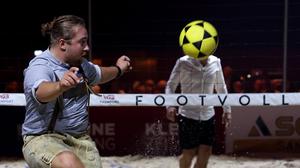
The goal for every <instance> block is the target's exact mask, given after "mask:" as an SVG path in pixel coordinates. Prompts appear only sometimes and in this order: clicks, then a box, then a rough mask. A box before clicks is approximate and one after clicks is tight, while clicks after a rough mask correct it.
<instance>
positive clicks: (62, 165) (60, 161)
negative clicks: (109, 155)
mask: <svg viewBox="0 0 300 168" xmlns="http://www.w3.org/2000/svg"><path fill="white" fill-rule="evenodd" d="M51 168H84V165H83V163H82V162H81V161H80V159H79V158H78V157H77V156H76V155H75V154H74V153H72V152H70V151H65V152H61V153H59V154H58V155H57V156H55V157H54V159H53V160H52V163H51Z"/></svg>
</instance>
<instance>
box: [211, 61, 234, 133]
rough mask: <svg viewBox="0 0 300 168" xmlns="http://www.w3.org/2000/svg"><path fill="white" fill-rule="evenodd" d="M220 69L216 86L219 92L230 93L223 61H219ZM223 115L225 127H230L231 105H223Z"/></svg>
mask: <svg viewBox="0 0 300 168" xmlns="http://www.w3.org/2000/svg"><path fill="white" fill-rule="evenodd" d="M218 67H219V71H218V72H217V82H216V84H215V88H216V91H217V93H225V94H226V93H228V91H227V87H226V83H225V79H224V75H223V71H222V66H221V62H220V61H218ZM222 108H223V116H222V123H223V124H225V127H226V128H227V127H229V125H230V124H231V107H230V106H223V107H222Z"/></svg>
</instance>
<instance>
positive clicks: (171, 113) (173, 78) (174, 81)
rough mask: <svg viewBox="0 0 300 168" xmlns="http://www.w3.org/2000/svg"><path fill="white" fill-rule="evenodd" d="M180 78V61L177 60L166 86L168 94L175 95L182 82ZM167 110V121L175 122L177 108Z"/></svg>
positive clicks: (169, 107)
mask: <svg viewBox="0 0 300 168" xmlns="http://www.w3.org/2000/svg"><path fill="white" fill-rule="evenodd" d="M179 77H180V61H179V60H177V61H176V64H175V66H174V67H173V70H172V72H171V75H170V77H169V80H168V82H167V85H166V89H165V93H166V94H173V93H175V91H176V88H177V86H178V83H179V81H180V78H179ZM166 110H167V113H166V116H167V119H169V120H170V121H173V122H175V120H176V115H177V108H176V107H174V106H167V107H166Z"/></svg>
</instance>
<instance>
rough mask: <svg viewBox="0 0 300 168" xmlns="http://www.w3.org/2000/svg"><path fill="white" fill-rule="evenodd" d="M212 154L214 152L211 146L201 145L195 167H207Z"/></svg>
mask: <svg viewBox="0 0 300 168" xmlns="http://www.w3.org/2000/svg"><path fill="white" fill-rule="evenodd" d="M211 154H212V147H211V146H208V145H200V146H199V149H198V155H197V161H196V164H195V166H194V168H206V167H207V164H208V160H209V157H210V155H211Z"/></svg>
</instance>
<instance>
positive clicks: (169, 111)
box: [167, 107, 177, 122]
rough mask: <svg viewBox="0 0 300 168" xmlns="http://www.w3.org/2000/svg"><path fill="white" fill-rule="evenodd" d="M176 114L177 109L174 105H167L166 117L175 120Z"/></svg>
mask: <svg viewBox="0 0 300 168" xmlns="http://www.w3.org/2000/svg"><path fill="white" fill-rule="evenodd" d="M176 115H177V109H176V108H175V107H168V108H167V119H169V120H170V121H173V122H175V121H176Z"/></svg>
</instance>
